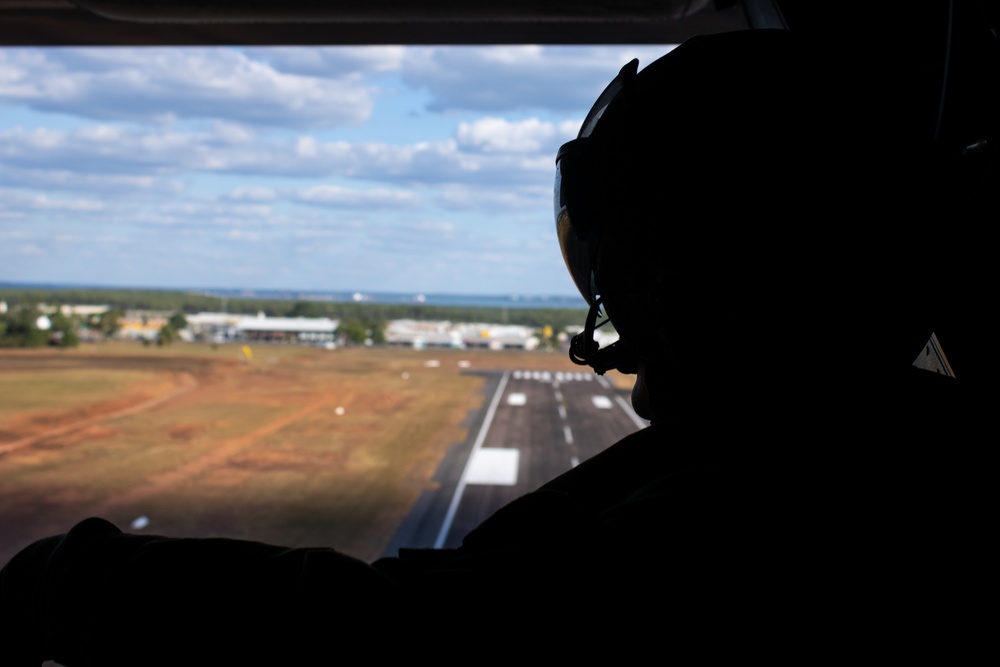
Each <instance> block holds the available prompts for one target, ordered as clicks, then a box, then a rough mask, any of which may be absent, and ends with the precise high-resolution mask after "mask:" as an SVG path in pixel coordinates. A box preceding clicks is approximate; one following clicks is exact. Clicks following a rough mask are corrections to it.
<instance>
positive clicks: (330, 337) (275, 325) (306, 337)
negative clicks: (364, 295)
mask: <svg viewBox="0 0 1000 667" xmlns="http://www.w3.org/2000/svg"><path fill="white" fill-rule="evenodd" d="M339 326H340V321H339V320H331V319H330V318H328V317H266V316H265V315H264V313H258V314H257V317H241V318H240V319H239V321H238V322H237V323H236V335H237V337H238V338H241V339H243V340H254V341H264V342H284V343H308V344H311V345H326V344H334V343H335V342H336V339H337V327H339Z"/></svg>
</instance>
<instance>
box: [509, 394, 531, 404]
mask: <svg viewBox="0 0 1000 667" xmlns="http://www.w3.org/2000/svg"><path fill="white" fill-rule="evenodd" d="M527 402H528V397H527V396H525V395H524V394H522V393H519V392H513V391H512V392H511V393H509V394H508V395H507V405H524V404H525V403H527Z"/></svg>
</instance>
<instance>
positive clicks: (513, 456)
mask: <svg viewBox="0 0 1000 667" xmlns="http://www.w3.org/2000/svg"><path fill="white" fill-rule="evenodd" d="M520 459H521V452H520V451H518V450H516V449H503V448H501V447H483V448H482V449H480V450H479V451H478V452H476V453H475V454H474V455H473V456H472V460H471V461H470V462H469V476H468V478H467V479H466V482H467V483H468V484H497V485H500V486H514V485H515V484H517V464H518V462H519V461H520Z"/></svg>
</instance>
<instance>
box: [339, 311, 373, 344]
mask: <svg viewBox="0 0 1000 667" xmlns="http://www.w3.org/2000/svg"><path fill="white" fill-rule="evenodd" d="M337 333H338V334H340V335H341V337H343V338H344V339H345V340H347V342H348V343H353V344H355V345H360V344H362V343H364V342H365V339H366V338H368V327H366V326H365V323H364V322H362V321H361V320H359V319H355V318H353V317H352V318H348V319H346V320H344V321H343V322H341V323H340V326H339V327H337Z"/></svg>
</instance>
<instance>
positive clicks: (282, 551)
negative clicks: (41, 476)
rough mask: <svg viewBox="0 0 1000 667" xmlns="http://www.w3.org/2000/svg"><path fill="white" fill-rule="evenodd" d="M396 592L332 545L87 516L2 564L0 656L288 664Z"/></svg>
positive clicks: (318, 649)
mask: <svg viewBox="0 0 1000 667" xmlns="http://www.w3.org/2000/svg"><path fill="white" fill-rule="evenodd" d="M393 591H394V587H393V585H392V582H391V580H390V579H389V578H387V577H386V576H385V575H383V574H381V573H380V572H378V571H377V570H375V569H374V568H372V567H371V566H370V565H368V564H366V563H364V562H362V561H360V560H357V559H355V558H352V557H350V556H346V555H344V554H342V553H339V552H337V551H335V550H333V549H328V548H299V549H292V548H287V547H280V546H274V545H268V544H263V543H259V542H251V541H243V540H231V539H221V538H167V537H159V536H149V535H131V534H126V533H123V532H121V531H120V530H119V529H118V528H116V527H115V526H114V525H113V524H111V523H109V522H107V521H104V520H102V519H96V518H92V519H87V520H85V521H83V522H81V523H79V524H77V525H76V526H74V527H73V529H72V530H70V531H69V532H68V533H66V534H65V535H58V536H54V537H49V538H45V539H42V540H39V541H37V542H35V543H34V544H32V545H30V546H28V547H26V548H25V549H23V550H22V551H21V552H19V553H18V554H17V555H15V556H14V558H12V559H11V560H10V561H9V562H8V563H7V565H6V566H5V567H4V568H3V570H0V619H2V623H3V627H4V636H5V641H4V646H3V647H2V648H0V653H2V654H3V655H2V659H0V662H2V663H3V664H10V665H13V666H14V667H27V666H28V665H31V666H32V667H34V666H36V665H39V664H41V662H42V661H44V660H55V661H57V662H59V663H60V664H62V665H66V666H67V667H73V666H74V665H94V664H98V665H127V664H146V665H150V664H153V665H160V664H162V665H167V664H174V665H176V664H239V663H240V662H247V663H250V662H252V663H254V664H261V661H262V660H264V661H267V662H271V663H273V664H281V663H282V662H284V663H285V664H289V661H294V660H297V659H301V658H304V657H306V656H315V655H322V651H323V650H324V648H326V650H329V649H328V644H329V642H330V640H331V636H339V637H355V636H357V635H356V632H357V631H358V630H359V629H361V628H362V627H364V625H365V624H366V623H368V622H370V619H371V618H372V614H374V613H376V612H377V611H378V610H379V609H384V608H385V606H386V605H388V604H391V601H392V597H393Z"/></svg>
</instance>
